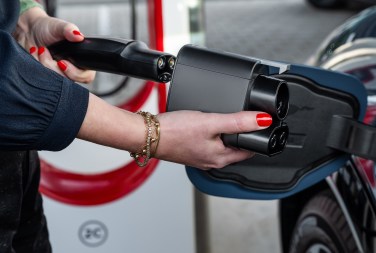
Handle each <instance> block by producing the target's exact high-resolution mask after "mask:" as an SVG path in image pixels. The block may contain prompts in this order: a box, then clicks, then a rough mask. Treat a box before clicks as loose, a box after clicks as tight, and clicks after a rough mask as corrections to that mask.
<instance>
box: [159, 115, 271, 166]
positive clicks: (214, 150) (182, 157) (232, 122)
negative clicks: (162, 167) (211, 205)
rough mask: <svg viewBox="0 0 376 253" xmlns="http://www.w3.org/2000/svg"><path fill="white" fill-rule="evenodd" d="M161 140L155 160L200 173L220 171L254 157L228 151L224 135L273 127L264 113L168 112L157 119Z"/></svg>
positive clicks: (249, 154) (244, 152) (243, 151)
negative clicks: (193, 169)
mask: <svg viewBox="0 0 376 253" xmlns="http://www.w3.org/2000/svg"><path fill="white" fill-rule="evenodd" d="M158 119H159V121H160V125H161V137H160V142H159V146H158V149H157V151H156V154H155V157H157V158H159V159H162V160H168V161H172V162H176V163H181V164H185V165H189V166H193V167H196V168H200V169H204V170H207V169H212V168H215V169H218V168H223V167H225V166H226V165H229V164H231V163H235V162H239V161H242V160H245V159H248V158H251V157H252V156H253V155H254V153H253V152H251V151H247V150H241V149H237V148H234V147H226V146H225V145H224V144H223V142H222V139H221V134H234V133H243V132H252V131H257V130H261V129H265V128H266V127H267V126H270V125H271V123H272V118H271V116H270V115H268V114H266V113H262V112H238V113H232V114H217V113H202V112H195V111H178V112H168V113H162V114H160V115H158Z"/></svg>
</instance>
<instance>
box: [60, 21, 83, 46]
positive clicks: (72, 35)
mask: <svg viewBox="0 0 376 253" xmlns="http://www.w3.org/2000/svg"><path fill="white" fill-rule="evenodd" d="M63 35H64V37H65V39H67V40H68V41H71V42H80V41H82V40H84V35H83V34H82V33H81V32H80V30H79V29H78V27H77V26H76V25H75V24H72V23H66V24H65V25H64V27H63Z"/></svg>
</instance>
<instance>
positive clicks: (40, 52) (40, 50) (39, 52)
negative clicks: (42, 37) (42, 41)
mask: <svg viewBox="0 0 376 253" xmlns="http://www.w3.org/2000/svg"><path fill="white" fill-rule="evenodd" d="M44 50H45V48H44V47H40V48H38V55H41V54H43V53H44Z"/></svg>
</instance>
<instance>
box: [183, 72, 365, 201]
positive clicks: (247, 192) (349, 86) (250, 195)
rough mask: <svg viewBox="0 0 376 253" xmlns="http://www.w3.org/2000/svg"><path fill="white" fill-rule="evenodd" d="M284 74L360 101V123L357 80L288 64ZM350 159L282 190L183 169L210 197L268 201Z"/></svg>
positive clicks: (362, 113) (362, 90) (342, 158)
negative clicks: (219, 178) (288, 67)
mask: <svg viewBox="0 0 376 253" xmlns="http://www.w3.org/2000/svg"><path fill="white" fill-rule="evenodd" d="M276 71H277V70H276V69H273V68H271V69H270V72H271V73H276ZM286 73H287V74H293V75H297V76H301V77H304V78H308V79H311V80H312V81H314V82H315V83H317V84H319V85H321V86H323V87H327V88H330V89H334V90H339V91H342V92H346V93H348V94H351V95H352V96H353V97H355V98H356V99H357V100H358V102H359V117H358V120H359V121H362V120H363V118H364V116H365V113H366V109H367V92H366V89H365V87H364V85H363V83H362V82H360V81H359V80H358V79H357V78H355V77H353V76H351V75H348V74H344V73H338V72H334V71H328V70H324V69H320V68H316V67H309V66H304V65H291V67H290V70H288V71H287V72H286ZM350 156H351V154H342V155H340V156H338V157H337V158H335V159H333V160H331V161H330V162H328V163H325V164H322V165H320V166H318V167H317V168H315V169H313V170H311V171H309V172H308V173H306V174H305V175H303V176H302V177H301V178H300V180H298V182H297V183H296V184H295V186H294V187H292V188H291V189H289V190H285V191H266V190H258V189H250V188H245V187H242V186H241V185H240V184H237V183H234V182H230V181H223V180H215V179H213V178H211V177H210V176H208V174H207V173H205V172H204V171H201V170H199V169H196V168H192V167H187V169H186V170H187V174H188V177H189V179H190V180H191V182H192V183H193V184H194V186H195V187H196V188H197V189H198V190H200V191H202V192H204V193H207V194H209V195H213V196H218V197H227V198H237V199H257V200H271V199H281V198H285V197H288V196H290V195H293V194H296V193H298V192H300V191H302V190H304V189H306V188H308V187H310V186H312V185H314V184H316V183H318V182H319V181H321V180H323V179H324V178H325V177H327V176H329V175H330V174H332V173H333V172H335V171H337V170H338V169H340V168H341V167H342V166H343V165H344V164H345V163H346V162H347V161H348V159H349V158H350Z"/></svg>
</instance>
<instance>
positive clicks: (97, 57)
mask: <svg viewBox="0 0 376 253" xmlns="http://www.w3.org/2000/svg"><path fill="white" fill-rule="evenodd" d="M48 49H49V50H50V52H51V54H52V57H53V58H54V59H55V60H62V59H66V60H68V61H70V62H72V63H73V64H74V65H76V66H77V67H79V68H81V69H92V70H97V71H103V72H109V73H114V74H119V75H126V76H131V77H135V78H140V79H145V80H152V81H156V82H164V83H166V82H169V81H171V77H172V73H173V70H174V67H175V66H174V65H175V57H174V56H173V55H170V54H167V53H164V52H160V51H156V50H151V49H149V48H148V46H147V45H146V44H145V43H143V42H141V41H135V40H125V39H112V38H111V39H110V38H94V37H87V38H85V39H84V40H83V41H82V42H69V41H60V42H58V43H56V44H53V45H51V46H50V47H49V48H48Z"/></svg>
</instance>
